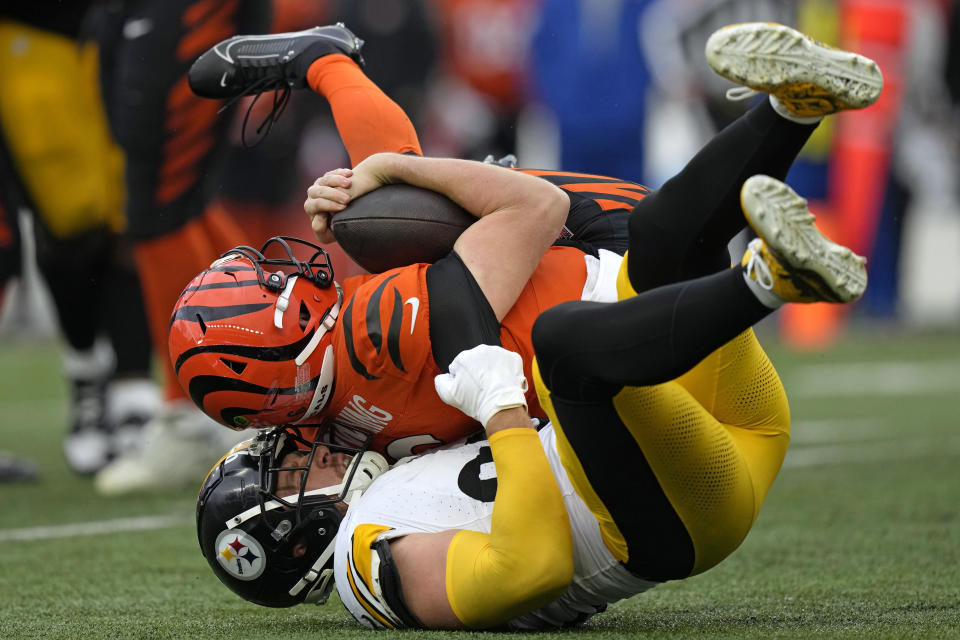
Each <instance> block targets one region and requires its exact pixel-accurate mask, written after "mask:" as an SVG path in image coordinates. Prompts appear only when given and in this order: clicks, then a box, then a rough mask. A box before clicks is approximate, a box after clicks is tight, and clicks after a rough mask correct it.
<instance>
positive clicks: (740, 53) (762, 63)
mask: <svg viewBox="0 0 960 640" xmlns="http://www.w3.org/2000/svg"><path fill="white" fill-rule="evenodd" d="M706 57H707V63H708V64H709V65H710V68H712V69H713V70H714V71H715V72H716V73H717V74H719V75H721V76H723V77H724V78H727V79H728V80H732V81H733V82H736V83H737V84H740V85H743V86H745V87H749V88H750V89H753V90H754V91H761V92H763V93H769V94H771V95H773V96H774V97H776V98H777V100H779V101H780V103H781V104H782V105H783V106H784V107H785V108H786V109H787V110H788V111H789V112H790V113H792V114H793V115H795V116H798V117H803V118H806V117H817V116H825V115H829V114H831V113H836V112H837V111H843V110H845V109H862V108H864V107H868V106H870V105H871V104H873V103H874V102H876V100H877V98H879V97H880V92H881V91H882V89H883V74H882V73H881V72H880V67H878V66H877V63H876V62H874V61H873V60H871V59H869V58H866V57H864V56H861V55H859V54H856V53H851V52H849V51H841V50H839V49H833V48H831V47H828V46H827V45H825V44H823V43H821V42H818V41H816V40H814V39H813V38H811V37H809V36H806V35H804V34H802V33H800V32H799V31H797V30H796V29H791V28H790V27H787V26H785V25H782V24H775V23H770V22H745V23H742V24H734V25H730V26H728V27H724V28H722V29H719V30H717V31H715V32H714V33H713V34H712V35H711V36H710V38H709V39H708V40H707V45H706Z"/></svg>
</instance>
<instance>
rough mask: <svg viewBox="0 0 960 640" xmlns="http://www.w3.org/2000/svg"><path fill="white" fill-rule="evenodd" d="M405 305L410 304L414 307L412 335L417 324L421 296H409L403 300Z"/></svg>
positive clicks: (411, 325)
mask: <svg viewBox="0 0 960 640" xmlns="http://www.w3.org/2000/svg"><path fill="white" fill-rule="evenodd" d="M403 304H404V306H406V305H410V307H411V308H412V309H413V313H412V314H411V318H410V335H413V328H414V327H415V326H417V312H418V311H420V298H417V297H413V298H407V299H406V300H404V301H403Z"/></svg>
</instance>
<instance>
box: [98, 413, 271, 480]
mask: <svg viewBox="0 0 960 640" xmlns="http://www.w3.org/2000/svg"><path fill="white" fill-rule="evenodd" d="M251 435H252V434H249V433H237V432H235V431H231V430H229V429H227V428H226V427H224V426H222V425H220V424H218V423H216V422H214V421H213V420H211V419H210V418H208V417H207V416H205V415H204V414H203V413H201V412H200V410H199V409H197V408H196V407H194V406H193V404H192V403H190V404H188V403H186V402H184V403H174V404H170V405H167V406H164V407H163V408H162V409H161V410H160V411H159V412H158V413H157V415H156V416H155V417H154V418H153V419H152V420H150V422H148V423H147V424H146V425H145V426H144V427H143V437H142V442H141V445H140V447H139V448H138V449H135V450H133V451H129V452H127V453H126V455H122V456H120V457H118V458H116V459H115V460H113V461H112V462H111V463H110V464H108V465H107V466H105V467H104V468H103V469H101V470H100V471H99V472H98V473H97V474H96V476H94V479H93V486H94V488H95V489H96V490H97V492H98V493H100V494H101V495H105V496H118V495H124V494H131V493H145V492H163V491H174V490H179V489H181V488H183V487H189V486H194V487H199V486H200V483H201V482H203V478H204V477H205V476H206V474H207V472H208V471H210V468H211V467H212V466H213V465H214V463H216V461H217V460H219V459H220V458H221V457H222V456H223V454H224V453H226V452H227V451H228V450H229V449H230V448H231V447H233V446H234V445H235V444H237V443H238V442H240V441H241V440H243V439H246V438H249V437H250V436H251Z"/></svg>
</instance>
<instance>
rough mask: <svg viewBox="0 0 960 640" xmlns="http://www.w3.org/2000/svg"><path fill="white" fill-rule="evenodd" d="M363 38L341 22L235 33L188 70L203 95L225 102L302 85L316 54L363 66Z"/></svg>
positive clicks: (296, 87)
mask: <svg viewBox="0 0 960 640" xmlns="http://www.w3.org/2000/svg"><path fill="white" fill-rule="evenodd" d="M362 46H363V40H361V39H360V38H358V37H357V36H355V35H354V34H353V33H352V32H351V31H350V30H349V29H347V28H346V27H345V26H344V25H343V23H342V22H338V23H337V24H335V25H329V26H325V27H313V28H312V29H307V30H305V31H294V32H291V33H275V34H268V35H257V36H234V37H232V38H227V39H226V40H224V41H223V42H220V43H219V44H217V45H214V47H213V48H211V49H208V50H207V51H205V52H204V53H203V55H201V56H200V57H199V58H197V60H196V61H195V62H194V63H193V66H191V67H190V72H189V73H188V76H187V77H188V79H189V82H190V89H191V90H192V91H193V92H194V93H195V94H197V95H198V96H200V97H202V98H214V99H218V100H225V99H229V98H237V97H239V96H249V95H256V94H259V93H263V92H265V91H273V90H278V89H281V90H282V89H302V88H304V87H306V86H307V69H309V68H310V65H311V64H312V63H313V62H314V61H315V60H316V59H317V58H319V57H321V56H325V55H329V54H331V53H342V54H344V55H347V56H350V57H351V58H353V59H354V60H355V61H356V62H357V64H360V65H363V56H361V55H360V48H361V47H362Z"/></svg>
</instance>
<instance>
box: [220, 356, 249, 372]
mask: <svg viewBox="0 0 960 640" xmlns="http://www.w3.org/2000/svg"><path fill="white" fill-rule="evenodd" d="M220 362H222V363H223V364H225V365H227V366H228V367H230V370H231V371H233V372H234V373H235V374H237V375H240V374H242V373H243V370H244V369H246V368H247V363H246V362H239V361H237V360H228V359H226V358H220Z"/></svg>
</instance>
